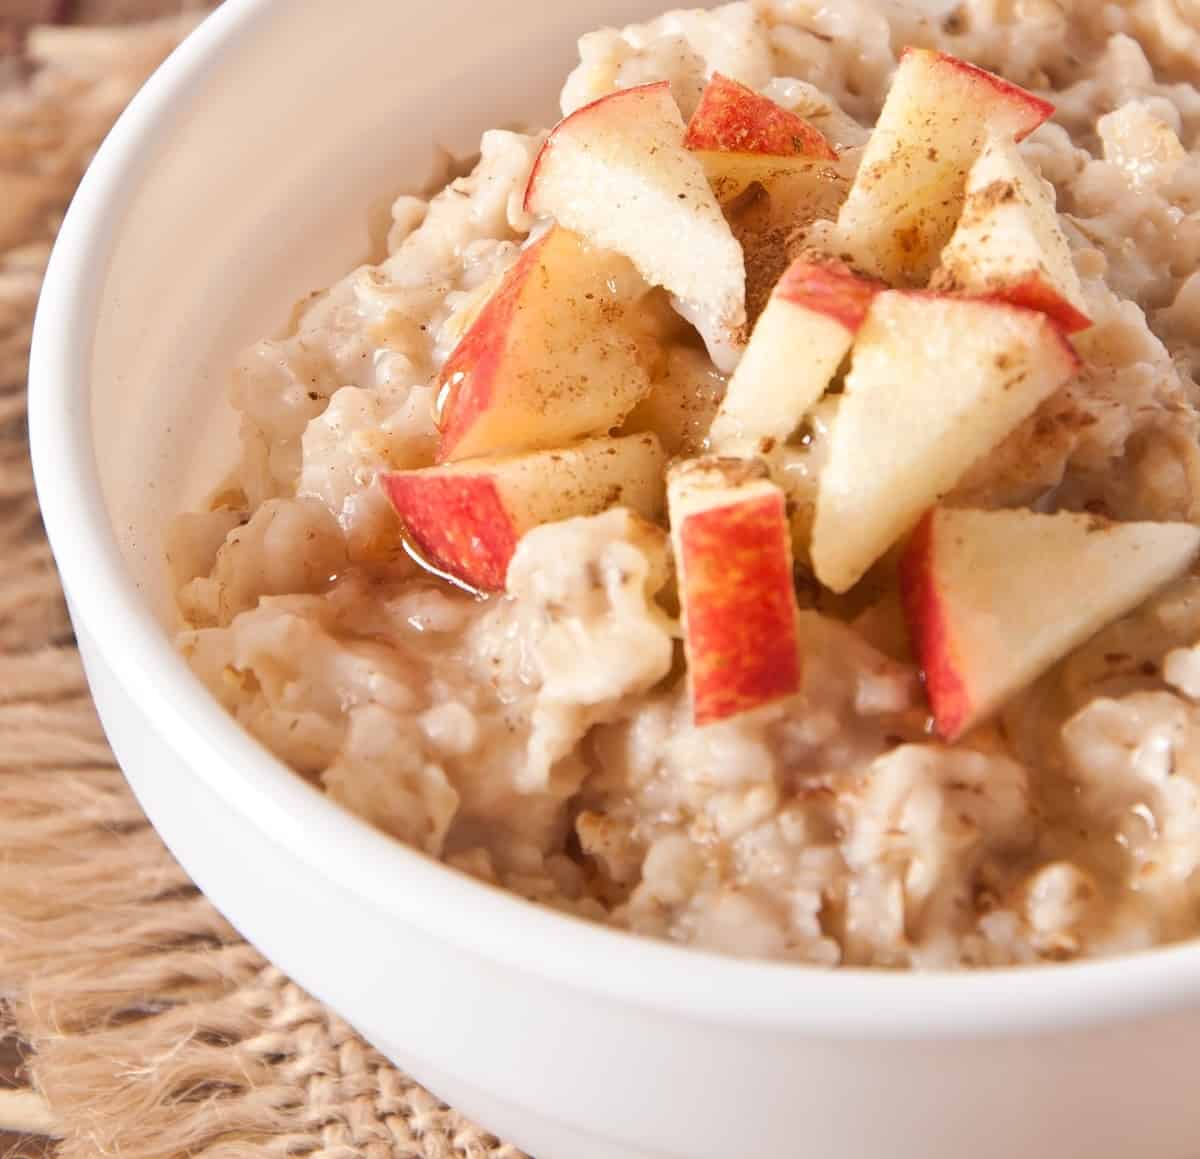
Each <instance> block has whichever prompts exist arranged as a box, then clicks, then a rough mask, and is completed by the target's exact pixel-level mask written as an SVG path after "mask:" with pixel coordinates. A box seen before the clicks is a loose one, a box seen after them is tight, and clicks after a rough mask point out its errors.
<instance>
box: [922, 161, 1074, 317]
mask: <svg viewBox="0 0 1200 1159" xmlns="http://www.w3.org/2000/svg"><path fill="white" fill-rule="evenodd" d="M933 285H934V286H936V287H937V288H938V289H939V290H959V291H962V292H965V293H968V294H980V295H990V296H993V297H997V298H1005V299H1007V300H1008V301H1010V302H1015V303H1016V304H1017V305H1019V306H1028V307H1029V308H1030V309H1033V310H1041V311H1042V312H1043V313H1046V314H1049V315H1050V316H1051V317H1052V318H1053V319H1054V320H1055V321H1056V322H1057V323H1058V324H1059V325H1060V326H1061V327H1062V328H1063V329H1064V330H1066V331H1067V332H1068V333H1075V332H1076V331H1079V330H1086V329H1087V328H1088V327H1089V326H1090V325H1091V324H1092V322H1091V319H1090V318H1089V317H1088V316H1087V314H1085V313H1084V302H1083V291H1082V290H1081V288H1080V285H1079V275H1078V274H1077V273H1076V272H1075V265H1074V263H1073V262H1072V261H1071V250H1070V248H1069V247H1068V245H1067V239H1066V238H1065V237H1064V236H1063V231H1062V228H1061V227H1060V226H1059V224H1058V211H1057V210H1056V208H1055V204H1054V190H1053V188H1052V187H1051V186H1048V185H1047V184H1046V182H1044V181H1043V180H1042V179H1041V178H1040V177H1039V176H1038V175H1037V174H1036V173H1035V172H1034V171H1033V170H1032V169H1030V167H1029V165H1028V163H1027V162H1026V161H1025V159H1024V157H1022V156H1021V152H1020V150H1019V149H1018V148H1017V146H1016V144H1015V142H1013V141H1012V140H1011V139H1008V138H997V139H995V140H992V141H989V142H988V143H987V145H985V146H984V149H983V152H982V153H980V155H979V159H978V160H977V161H976V162H975V164H974V165H972V166H971V172H970V174H969V175H968V177H967V190H966V200H965V201H964V203H963V210H962V216H961V217H960V218H959V220H958V226H957V228H956V229H955V231H954V234H953V236H952V237H951V238H950V241H949V242H948V243H947V245H946V248H945V249H944V250H942V257H941V264H940V266H939V267H938V270H937V272H936V273H935V274H934V276H933Z"/></svg>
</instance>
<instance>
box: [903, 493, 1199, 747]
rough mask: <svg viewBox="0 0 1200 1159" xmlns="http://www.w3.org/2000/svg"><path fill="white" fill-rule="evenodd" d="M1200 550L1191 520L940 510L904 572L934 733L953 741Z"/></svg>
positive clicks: (922, 529)
mask: <svg viewBox="0 0 1200 1159" xmlns="http://www.w3.org/2000/svg"><path fill="white" fill-rule="evenodd" d="M1198 553H1200V528H1196V527H1193V526H1191V525H1190V524H1187V523H1111V522H1109V521H1107V520H1104V519H1099V518H1097V517H1095V516H1092V515H1077V514H1075V513H1072V512H1061V513H1059V514H1057V515H1038V514H1035V513H1034V512H1032V511H1026V510H1002V511H970V510H956V509H953V508H935V509H934V510H933V511H930V512H929V513H928V514H926V515H925V516H924V518H923V519H922V520H921V522H920V523H919V524H918V526H917V529H916V531H915V532H914V533H913V536H912V538H911V539H910V541H909V543H908V546H907V548H906V550H905V553H904V556H903V559H902V561H901V565H900V585H901V595H902V598H903V603H904V610H905V618H906V620H907V622H908V628H909V635H910V637H911V640H912V644H913V649H914V652H915V653H916V656H917V659H918V661H919V663H920V665H921V667H922V669H923V670H924V673H925V686H926V692H927V695H928V697H929V703H930V707H931V709H932V712H933V718H934V723H935V724H936V726H937V731H938V735H939V736H941V737H943V738H944V739H945V740H949V741H953V740H956V739H957V738H958V737H960V736H962V735H963V734H964V733H965V732H967V731H968V730H969V729H971V728H972V727H973V726H974V725H976V724H978V723H980V722H981V721H983V720H984V719H986V718H987V717H988V716H990V715H991V714H992V713H993V712H995V711H996V710H997V709H998V708H1000V707H1002V706H1003V704H1004V703H1005V702H1006V701H1007V700H1008V699H1009V698H1010V697H1011V696H1012V695H1013V694H1014V693H1016V692H1018V691H1019V690H1020V689H1022V688H1025V687H1026V686H1028V685H1029V684H1030V683H1032V682H1033V681H1034V680H1036V679H1037V677H1038V676H1040V675H1041V674H1042V673H1043V672H1045V671H1046V670H1047V669H1048V668H1050V667H1051V666H1052V665H1053V664H1055V663H1056V662H1057V661H1058V660H1060V659H1062V658H1063V657H1064V656H1066V655H1067V654H1068V653H1069V652H1071V651H1072V650H1073V649H1074V648H1076V647H1077V646H1078V645H1080V644H1082V643H1083V642H1084V641H1085V640H1087V639H1089V638H1090V637H1091V636H1093V635H1095V633H1096V632H1098V631H1099V630H1100V629H1101V628H1103V627H1104V626H1105V625H1106V624H1108V623H1110V622H1112V621H1113V620H1116V619H1119V618H1120V617H1121V616H1123V615H1125V614H1126V613H1128V612H1130V611H1132V610H1133V609H1134V608H1135V607H1137V606H1138V605H1139V604H1141V603H1142V602H1143V601H1144V600H1146V599H1148V598H1149V597H1150V596H1151V595H1153V594H1154V593H1155V592H1156V591H1157V590H1158V589H1159V588H1161V587H1162V586H1163V585H1165V584H1167V583H1170V582H1171V581H1172V580H1173V579H1175V578H1177V577H1178V576H1180V575H1182V574H1183V573H1184V572H1185V571H1186V570H1187V569H1188V567H1189V566H1190V565H1191V564H1192V563H1193V561H1194V560H1195V559H1196V556H1197V554H1198Z"/></svg>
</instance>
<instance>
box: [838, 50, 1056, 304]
mask: <svg viewBox="0 0 1200 1159" xmlns="http://www.w3.org/2000/svg"><path fill="white" fill-rule="evenodd" d="M1053 112H1054V106H1053V105H1051V104H1049V103H1048V102H1046V101H1043V100H1042V99H1040V98H1039V97H1035V96H1034V95H1033V94H1032V93H1029V92H1026V91H1025V90H1024V89H1021V88H1018V87H1017V86H1016V85H1014V84H1010V83H1009V82H1008V81H1006V80H1002V79H1001V78H1000V77H998V76H993V75H992V74H991V73H989V72H985V71H984V70H983V69H981V68H977V67H976V66H975V65H973V64H968V63H967V62H966V61H963V60H959V59H957V58H956V57H953V56H949V55H947V54H946V53H943V52H932V51H930V50H928V49H918V48H909V49H906V50H905V52H904V54H903V55H902V57H901V58H900V65H899V67H898V68H897V69H896V75H895V76H894V77H893V79H892V86H891V88H890V89H889V91H888V95H887V100H886V101H885V102H884V106H883V111H882V112H881V113H880V114H879V121H878V122H877V123H876V125H875V131H874V132H873V133H872V134H871V138H870V140H869V141H868V142H867V147H866V150H865V151H864V153H863V157H862V163H861V165H860V167H859V170H858V176H857V177H856V178H855V180H854V184H853V185H852V186H851V188H850V193H849V194H848V195H847V197H846V201H845V204H843V206H842V209H841V213H840V214H839V215H838V229H837V234H838V237H839V240H840V242H841V244H842V246H843V248H844V252H845V255H846V257H847V260H848V261H850V262H851V263H852V264H853V265H855V266H858V267H859V268H861V269H863V270H865V271H866V272H868V273H871V274H876V275H878V276H879V277H881V278H883V279H885V280H886V281H888V282H891V283H892V284H894V285H923V284H924V283H925V281H926V279H927V278H928V277H929V275H930V273H931V272H932V271H933V267H934V266H935V265H936V264H937V259H938V254H939V253H940V252H941V250H942V247H943V246H944V245H945V244H946V242H947V241H949V240H950V235H951V233H953V231H954V225H955V222H957V220H958V215H959V211H960V209H961V207H962V202H963V190H964V187H965V185H966V180H967V172H968V170H969V169H970V168H971V166H972V165H973V164H974V162H975V159H976V157H978V156H979V153H980V151H981V150H982V149H983V146H984V143H985V142H986V141H987V140H988V139H989V138H990V137H1001V136H1008V137H1012V138H1014V139H1015V140H1018V141H1019V140H1021V139H1022V138H1023V137H1026V136H1028V135H1029V134H1030V133H1032V132H1033V130H1034V129H1036V128H1037V127H1038V125H1040V124H1041V123H1042V122H1043V121H1045V120H1046V119H1047V118H1048V117H1050V116H1051V115H1052V114H1053Z"/></svg>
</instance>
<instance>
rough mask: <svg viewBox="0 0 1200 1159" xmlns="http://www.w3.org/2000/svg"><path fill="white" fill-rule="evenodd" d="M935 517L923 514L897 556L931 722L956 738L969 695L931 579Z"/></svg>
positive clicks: (948, 736) (940, 732)
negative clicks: (904, 546) (900, 554)
mask: <svg viewBox="0 0 1200 1159" xmlns="http://www.w3.org/2000/svg"><path fill="white" fill-rule="evenodd" d="M933 516H934V512H933V511H928V512H926V513H925V515H924V516H922V518H921V522H920V523H918V524H917V526H916V529H915V530H914V531H913V533H912V537H911V538H910V539H909V541H908V546H907V547H906V548H905V550H904V555H903V556H902V558H901V560H900V599H901V602H902V603H903V605H904V615H905V619H906V620H907V622H908V630H909V636H910V642H911V644H912V649H913V654H914V655H915V656H916V658H917V662H918V663H919V664H920V666H921V671H922V676H923V679H924V681H925V694H926V696H927V697H928V698H929V707H930V709H931V711H932V713H933V721H934V726H935V727H936V728H937V733H938V736H940V737H941V738H942V739H943V740H945V741H954V740H957V739H958V738H959V736H961V735H962V732H963V725H964V724H965V722H966V721H967V719H968V717H969V716H970V713H971V695H970V690H969V689H968V688H967V686H966V684H965V682H964V681H963V679H962V677H961V676H960V675H959V671H958V669H959V663H958V658H957V656H956V655H955V648H954V639H953V637H952V635H951V632H950V629H949V625H948V624H947V622H946V617H945V615H944V611H943V608H942V600H941V597H940V595H939V593H938V590H937V586H936V584H935V582H934V574H935V573H934V553H935V551H936V550H937V545H936V543H935V541H934V518H933Z"/></svg>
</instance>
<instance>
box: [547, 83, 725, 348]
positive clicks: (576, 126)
mask: <svg viewBox="0 0 1200 1159" xmlns="http://www.w3.org/2000/svg"><path fill="white" fill-rule="evenodd" d="M684 131H685V126H684V123H683V118H682V117H681V116H680V113H679V108H678V107H677V106H676V104H675V101H674V98H673V97H672V96H671V90H670V86H669V85H668V84H667V83H666V82H665V81H663V82H659V83H655V84H647V85H639V86H637V87H636V88H630V89H622V90H620V91H619V92H615V93H611V94H609V95H608V96H605V97H601V98H600V99H599V100H598V101H594V102H592V104H590V105H585V106H584V107H583V108H581V109H578V110H577V111H576V112H574V113H572V114H571V115H570V116H569V117H567V118H565V119H564V120H562V121H560V122H559V123H558V125H557V126H556V127H555V128H554V130H553V131H552V132H551V133H550V136H549V137H548V138H547V139H546V142H545V144H544V145H543V146H542V149H541V152H540V153H539V154H538V156H537V159H536V160H535V162H534V166H533V172H532V173H531V174H530V177H529V185H528V187H527V188H526V191H525V207H526V209H527V210H528V211H529V212H530V213H533V214H536V215H550V216H553V217H554V218H555V219H556V220H557V221H558V223H559V224H560V225H563V226H565V227H566V228H568V229H572V230H574V231H575V232H577V233H580V234H582V235H583V236H584V237H586V238H587V239H588V240H589V241H591V242H593V243H594V244H595V245H598V246H603V247H604V248H605V249H611V250H616V251H617V252H618V253H622V254H625V255H626V256H627V257H629V258H630V260H631V261H632V262H633V264H634V265H635V266H637V268H638V269H639V270H640V271H641V273H642V276H643V277H645V279H646V280H647V281H648V282H651V283H652V284H654V285H656V286H663V287H664V288H665V289H667V290H669V291H670V292H671V293H672V294H674V295H675V296H676V297H677V298H679V299H680V300H681V301H682V302H684V303H686V304H687V305H688V306H689V307H691V308H692V310H694V311H696V312H698V313H701V314H704V315H706V316H707V317H709V318H710V319H712V324H713V326H714V327H717V328H722V329H725V330H728V331H734V330H736V329H737V328H738V327H740V326H741V325H742V324H743V323H744V322H745V305H746V303H745V269H744V266H743V261H742V250H741V246H739V245H738V243H737V241H736V239H735V238H734V236H733V234H732V232H731V231H730V229H729V225H728V224H727V223H726V221H725V219H724V217H722V215H721V207H720V206H719V205H718V204H717V199H716V197H715V196H714V195H713V192H712V190H711V189H710V188H709V186H708V180H707V178H706V177H705V175H704V168H703V166H702V165H701V164H700V162H699V160H698V159H697V158H696V157H695V156H694V155H693V154H692V153H691V152H689V151H688V150H687V149H685V148H684V146H683V136H684Z"/></svg>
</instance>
